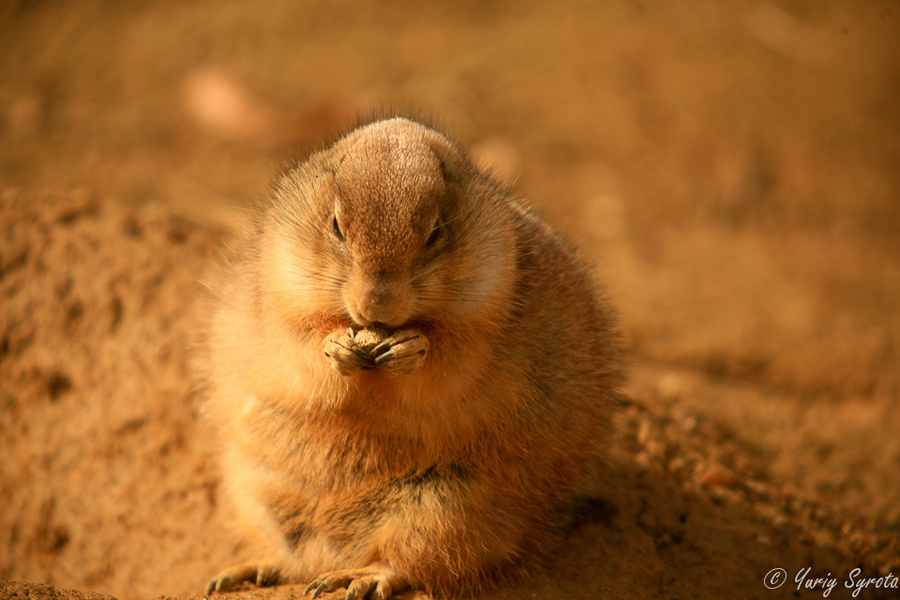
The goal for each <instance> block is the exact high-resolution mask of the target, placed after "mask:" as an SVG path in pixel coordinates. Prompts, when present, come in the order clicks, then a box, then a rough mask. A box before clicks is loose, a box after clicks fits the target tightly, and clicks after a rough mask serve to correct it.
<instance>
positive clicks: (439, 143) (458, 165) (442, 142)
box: [428, 135, 465, 183]
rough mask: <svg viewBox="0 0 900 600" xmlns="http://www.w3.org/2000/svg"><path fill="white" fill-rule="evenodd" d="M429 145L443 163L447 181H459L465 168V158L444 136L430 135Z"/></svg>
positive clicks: (442, 166)
mask: <svg viewBox="0 0 900 600" xmlns="http://www.w3.org/2000/svg"><path fill="white" fill-rule="evenodd" d="M428 147H429V148H431V151H432V152H434V155H435V156H437V158H438V161H440V163H441V173H443V175H444V180H445V181H450V182H454V183H459V179H460V175H461V174H462V172H463V170H464V168H465V159H464V158H463V157H462V155H461V154H460V153H459V151H458V150H457V149H456V148H454V147H453V146H452V145H451V144H450V142H448V141H447V140H446V139H445V138H444V137H443V136H440V135H435V136H433V137H432V136H429V139H428Z"/></svg>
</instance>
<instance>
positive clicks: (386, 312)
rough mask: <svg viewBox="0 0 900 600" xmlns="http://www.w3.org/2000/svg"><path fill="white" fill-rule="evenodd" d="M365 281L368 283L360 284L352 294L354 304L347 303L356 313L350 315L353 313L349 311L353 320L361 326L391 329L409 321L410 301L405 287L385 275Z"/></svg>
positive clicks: (371, 277)
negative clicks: (380, 325)
mask: <svg viewBox="0 0 900 600" xmlns="http://www.w3.org/2000/svg"><path fill="white" fill-rule="evenodd" d="M366 279H368V281H365V282H360V285H359V287H358V288H357V290H356V291H355V293H352V295H353V296H354V300H355V302H351V303H348V305H349V306H351V307H355V309H356V312H357V313H358V314H352V313H353V312H354V311H353V310H351V316H352V317H353V318H354V319H357V320H359V321H361V322H362V324H363V325H369V324H371V323H384V324H385V325H388V326H392V327H396V326H398V325H402V324H403V323H404V322H406V321H407V320H409V318H410V314H409V305H410V301H409V294H408V292H407V291H406V290H405V287H406V286H404V285H403V284H402V283H400V282H399V281H397V280H396V278H394V277H390V276H388V275H385V274H379V275H376V276H370V277H368V278H366Z"/></svg>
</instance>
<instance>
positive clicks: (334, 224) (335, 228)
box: [331, 216, 344, 242]
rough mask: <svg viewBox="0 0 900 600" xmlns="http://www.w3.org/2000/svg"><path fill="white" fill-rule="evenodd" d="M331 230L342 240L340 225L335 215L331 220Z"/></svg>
mask: <svg viewBox="0 0 900 600" xmlns="http://www.w3.org/2000/svg"><path fill="white" fill-rule="evenodd" d="M331 232H332V233H333V234H334V237H336V238H337V239H338V240H340V241H342V242H343V241H344V234H343V233H342V232H341V226H340V225H338V220H337V216H335V217H333V218H332V220H331Z"/></svg>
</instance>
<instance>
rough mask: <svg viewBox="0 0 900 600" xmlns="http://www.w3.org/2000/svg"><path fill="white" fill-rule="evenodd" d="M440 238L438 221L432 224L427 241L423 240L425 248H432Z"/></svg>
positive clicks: (439, 222)
mask: <svg viewBox="0 0 900 600" xmlns="http://www.w3.org/2000/svg"><path fill="white" fill-rule="evenodd" d="M440 237H441V220H440V219H438V220H437V221H435V222H434V227H432V229H431V235H429V236H428V239H427V240H425V247H426V248H430V247H432V246H434V244H435V243H436V242H437V241H438V239H439V238H440Z"/></svg>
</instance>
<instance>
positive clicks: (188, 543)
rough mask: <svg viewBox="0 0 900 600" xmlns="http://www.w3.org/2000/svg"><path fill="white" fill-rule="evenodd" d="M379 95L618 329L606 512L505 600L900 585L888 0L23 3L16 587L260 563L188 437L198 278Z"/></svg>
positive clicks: (4, 544) (8, 293) (192, 416)
mask: <svg viewBox="0 0 900 600" xmlns="http://www.w3.org/2000/svg"><path fill="white" fill-rule="evenodd" d="M385 106H397V107H412V108H416V109H419V110H421V111H423V112H424V113H425V114H430V115H435V116H439V117H440V118H441V119H443V121H444V122H445V123H446V124H447V125H448V127H449V128H450V129H451V130H452V131H455V132H456V133H457V134H458V135H459V137H460V138H461V139H465V140H470V141H471V143H472V151H473V152H474V153H475V154H476V155H477V156H478V157H479V158H480V159H481V160H482V161H483V162H484V163H485V164H486V165H489V166H490V167H491V168H494V169H495V170H496V171H497V172H498V173H500V174H501V175H502V176H503V177H506V178H507V179H509V180H510V181H513V182H514V185H515V187H516V189H517V190H518V191H519V192H520V193H521V194H522V195H524V196H525V197H527V198H528V199H529V201H530V202H531V203H532V204H533V206H534V207H535V208H536V209H537V210H538V211H540V212H541V213H543V214H544V215H545V216H546V217H547V218H548V219H549V220H550V221H551V222H552V223H554V224H555V225H556V226H557V227H558V228H559V229H561V230H563V231H565V232H566V233H567V234H568V235H569V236H570V237H571V238H572V239H573V240H574V241H575V242H576V243H578V244H579V245H580V246H581V247H582V248H583V250H584V254H585V256H586V257H587V258H588V259H589V260H590V261H592V262H593V263H594V264H595V265H596V266H597V272H598V276H599V277H601V278H602V279H603V280H604V281H605V282H606V283H607V285H608V288H609V291H610V295H611V296H612V297H613V298H614V300H615V303H616V304H617V305H618V306H619V307H620V308H621V312H622V317H623V323H624V327H625V329H626V330H627V332H628V334H629V336H630V343H631V346H632V352H633V356H634V359H633V365H632V373H631V383H630V384H629V387H628V392H629V396H630V398H631V403H630V405H629V406H628V407H627V408H626V410H625V411H624V413H623V414H622V415H620V417H619V419H618V420H619V430H620V434H619V439H618V440H617V444H616V446H615V448H614V449H613V450H612V451H611V457H610V468H609V475H608V484H607V488H606V489H605V490H604V491H603V494H602V497H603V501H604V502H603V503H602V504H600V505H598V506H595V507H594V509H593V510H591V511H589V512H587V513H585V514H584V515H583V516H582V518H581V523H580V524H579V525H578V526H577V527H575V528H574V529H573V530H572V532H571V534H570V535H569V537H568V538H567V541H566V544H565V546H564V547H563V548H560V549H559V550H558V552H556V556H557V558H555V559H553V560H552V561H550V563H549V564H548V565H547V566H546V568H545V569H542V570H541V571H540V572H538V573H536V574H534V576H533V578H531V579H530V580H528V581H524V582H518V583H516V584H513V585H510V586H506V587H504V588H502V589H500V590H499V591H497V592H495V593H493V594H491V595H486V596H485V597H491V598H519V597H527V598H550V599H555V598H569V597H597V598H631V599H639V598H782V597H784V598H798V597H799V598H817V597H821V596H822V595H823V593H824V592H823V590H822V589H821V585H820V586H819V589H806V587H805V585H806V584H808V583H810V581H811V580H812V579H814V578H815V577H834V578H836V579H837V582H838V583H837V585H838V587H837V589H835V590H834V591H833V592H832V594H831V595H830V596H829V597H831V598H833V597H838V598H842V597H850V590H848V589H845V588H844V583H845V581H846V580H847V578H848V576H849V575H850V574H851V572H852V571H853V569H854V568H860V569H861V575H857V577H856V579H859V577H860V576H865V577H876V578H877V577H881V576H885V575H887V574H888V573H890V572H891V571H893V574H894V575H895V576H896V575H900V311H898V306H900V241H898V240H900V108H898V107H900V4H898V2H897V1H896V0H884V1H878V0H872V1H871V2H859V3H856V2H837V1H835V0H808V1H803V0H796V1H794V0H791V1H780V0H779V1H774V0H773V1H765V0H746V1H740V0H735V1H725V2H719V1H713V0H695V1H691V2H682V3H668V2H661V1H658V0H643V1H640V0H610V1H608V2H602V3H601V2H578V1H575V0H563V1H560V2H555V3H552V5H551V4H550V3H544V2H538V1H536V0H523V1H518V2H513V1H512V0H494V1H487V0H485V1H478V0H457V1H455V2H449V1H436V2H412V1H406V0H391V1H387V2H377V3H376V2H363V1H359V0H347V1H336V2H326V1H324V0H309V1H306V2H293V1H289V0H275V1H272V2H266V3H247V2H239V1H237V0H219V1H217V2H212V1H208V0H198V1H195V2H190V3H188V2H178V1H175V0H140V1H134V2H116V1H113V0H84V1H81V2H64V1H61V0H59V1H53V0H45V1H37V0H6V1H5V2H3V3H2V6H0V390H2V391H0V595H4V596H7V597H22V598H27V597H31V598H65V599H70V598H99V596H97V595H96V594H95V593H94V592H97V593H102V594H111V595H113V596H116V597H118V598H119V599H120V600H136V599H139V598H153V597H157V596H159V595H169V596H181V597H185V598H187V597H191V596H196V595H197V594H198V593H199V592H200V591H202V589H203V586H204V584H205V582H206V580H207V579H208V578H209V577H210V576H211V575H213V574H214V573H215V572H217V571H218V570H220V569H221V568H223V567H225V566H229V565H230V564H232V563H234V562H236V561H238V560H244V559H251V558H254V557H253V556H252V555H250V554H249V550H248V549H247V548H245V547H244V546H243V545H242V544H241V542H240V541H239V540H238V539H237V538H236V537H235V535H234V533H232V528H231V523H230V519H229V512H228V509H227V506H225V505H224V503H223V502H222V501H221V499H220V497H219V495H218V493H217V489H218V488H217V481H218V476H217V474H216V467H215V462H214V459H213V456H214V450H213V449H214V441H213V439H212V436H211V434H210V432H208V431H206V430H205V429H204V428H203V427H202V426H201V425H200V424H199V422H198V419H197V411H198V407H199V406H200V404H201V402H202V398H201V397H200V395H199V394H198V393H196V392H195V391H194V389H195V388H194V384H193V379H192V374H191V370H190V366H189V361H190V346H191V340H192V335H193V333H192V332H193V330H194V327H195V326H196V323H197V321H198V319H199V318H200V317H199V314H198V309H197V306H196V299H197V297H198V296H200V294H201V287H200V284H199V283H198V280H199V279H202V277H203V273H204V272H205V271H206V270H208V269H209V268H210V265H211V264H213V262H214V260H215V258H216V256H217V254H218V252H219V249H220V247H221V245H222V244H223V243H225V242H227V240H228V238H229V236H230V235H231V234H232V232H233V231H234V228H235V225H236V223H238V222H239V221H240V217H241V206H242V205H244V204H245V203H246V202H248V201H249V200H250V199H252V198H253V197H255V196H257V195H259V194H262V193H265V189H266V187H265V186H266V184H267V183H268V182H269V181H270V180H271V178H272V177H273V175H274V174H276V173H277V172H278V170H279V169H280V168H281V167H282V165H285V164H288V165H289V164H292V161H295V160H297V159H299V158H302V157H303V156H304V154H305V153H306V152H308V151H309V150H310V149H311V148H314V147H316V146H318V145H321V144H322V143H324V142H325V141H327V140H328V139H329V138H330V136H331V135H332V134H333V133H334V132H335V131H336V130H338V129H340V128H342V127H344V126H346V125H347V124H348V123H351V122H352V121H353V119H354V118H355V115H356V114H357V113H360V112H362V113H366V112H368V111H371V110H373V109H377V108H379V107H385ZM775 568H783V569H785V574H786V575H787V577H788V581H787V583H785V584H784V585H783V586H781V587H779V588H778V589H777V590H769V589H767V588H766V586H765V581H764V578H765V577H766V575H767V573H769V572H770V571H771V570H772V569H775ZM807 568H809V569H810V571H809V575H808V578H807V579H806V580H803V581H804V582H805V583H802V584H798V583H797V582H795V581H794V579H795V577H796V576H797V575H798V574H801V575H802V573H803V572H804V571H805V570H806V569H807ZM13 581H17V582H20V583H13ZM884 581H889V580H883V582H884ZM21 582H30V583H21ZM43 584H48V585H49V586H54V587H48V585H43ZM895 585H896V584H895ZM798 587H799V589H798ZM65 589H76V590H80V591H81V592H68V591H65ZM300 591H302V587H301V588H300V589H299V590H298V589H296V588H289V587H288V588H278V589H275V590H250V591H248V592H246V594H247V595H249V596H253V597H257V598H289V597H299V593H300ZM898 596H900V592H898V591H897V590H890V589H888V590H885V589H883V588H882V589H877V588H874V587H869V588H867V589H865V590H862V591H861V592H860V594H859V595H858V596H857V597H860V598H881V597H885V598H888V597H889V598H897V597H898Z"/></svg>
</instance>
